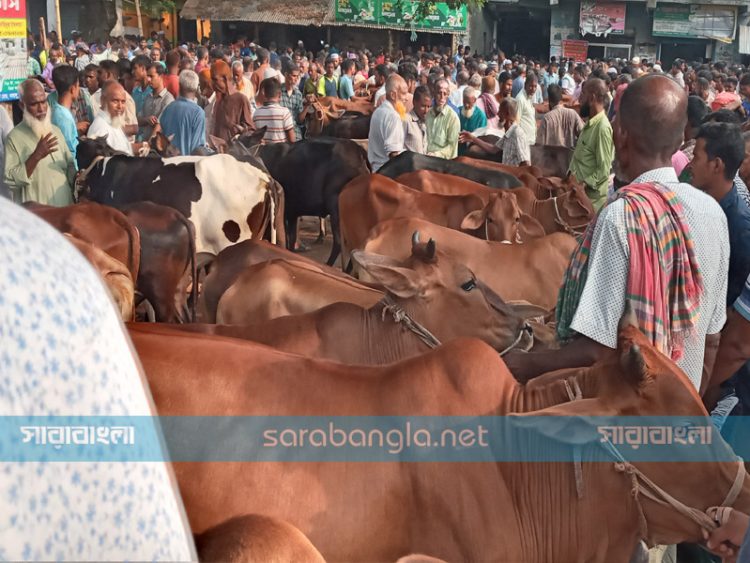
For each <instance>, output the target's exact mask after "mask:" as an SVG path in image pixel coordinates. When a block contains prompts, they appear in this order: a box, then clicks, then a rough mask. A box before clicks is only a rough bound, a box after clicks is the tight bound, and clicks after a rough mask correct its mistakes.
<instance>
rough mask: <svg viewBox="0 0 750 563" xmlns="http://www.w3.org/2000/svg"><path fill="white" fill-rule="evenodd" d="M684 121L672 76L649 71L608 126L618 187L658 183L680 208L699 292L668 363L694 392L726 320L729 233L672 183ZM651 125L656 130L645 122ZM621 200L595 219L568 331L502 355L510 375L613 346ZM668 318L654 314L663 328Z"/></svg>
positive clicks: (622, 251) (623, 271)
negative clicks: (567, 336) (554, 344)
mask: <svg viewBox="0 0 750 563" xmlns="http://www.w3.org/2000/svg"><path fill="white" fill-rule="evenodd" d="M686 121H687V95H686V94H685V91H684V90H682V89H681V88H680V87H679V85H677V84H676V83H675V82H674V81H673V80H671V79H670V78H667V77H665V76H662V75H656V74H653V75H649V76H646V77H644V78H642V79H640V80H637V81H635V82H633V83H631V85H630V86H629V87H628V89H627V90H626V91H625V93H624V94H623V97H622V101H621V102H620V111H619V112H618V114H617V119H616V120H615V123H614V144H615V159H616V166H615V170H616V171H617V179H618V180H619V181H620V182H624V183H626V184H644V183H658V184H661V185H662V186H664V187H666V188H667V189H668V190H670V191H671V192H673V193H674V194H675V196H676V198H677V203H678V204H680V205H681V206H682V212H683V216H684V220H685V222H686V223H687V227H688V230H689V232H690V236H691V238H692V242H693V246H694V252H695V260H696V262H697V266H698V269H699V271H700V274H701V277H702V286H703V289H702V291H701V292H700V293H699V296H698V298H697V300H698V303H697V316H696V318H695V320H694V324H693V327H692V330H691V331H690V332H689V333H688V334H686V335H682V333H681V336H684V348H683V351H682V352H683V353H682V356H681V357H679V358H678V359H677V360H676V363H677V365H678V366H679V367H680V368H682V369H683V370H684V371H685V373H686V375H687V376H688V377H689V378H690V381H691V382H692V383H693V385H694V386H695V388H696V390H698V389H699V388H700V385H701V380H702V378H704V377H706V376H707V375H710V373H711V370H712V367H713V363H714V359H715V357H716V351H717V348H718V336H719V334H718V333H719V331H720V330H721V328H722V327H723V325H724V322H725V320H726V294H727V273H728V271H729V233H728V229H727V221H726V217H725V215H724V213H723V211H722V209H721V207H720V206H719V204H718V203H717V202H716V200H714V199H713V198H712V197H711V196H709V195H708V194H705V193H703V192H701V191H700V190H697V189H695V188H694V187H693V186H691V185H689V184H684V183H680V182H679V180H678V179H677V175H676V173H675V171H674V168H672V155H673V154H674V153H675V151H676V150H677V148H678V147H679V146H680V143H681V142H682V133H683V131H684V127H685V124H686ZM655 122H656V123H659V127H653V123H655ZM626 205H629V204H628V203H626V200H625V199H624V198H619V199H616V200H612V201H610V203H609V204H608V205H607V206H606V207H604V208H603V209H602V210H601V212H600V213H599V216H598V218H597V220H596V224H595V228H594V232H593V238H592V240H591V248H590V252H589V258H588V273H587V276H586V280H585V282H584V287H583V290H582V293H581V296H580V301H579V302H578V305H577V307H576V309H575V313H574V315H573V318H572V321H571V323H570V328H571V329H572V330H573V331H574V332H575V333H577V334H576V336H575V337H573V339H572V340H571V341H570V343H569V344H567V345H566V346H564V347H562V348H561V349H560V350H556V351H555V352H553V353H552V354H550V353H547V352H541V353H538V354H524V355H523V357H522V356H520V355H518V354H514V353H512V352H511V353H509V354H508V355H506V356H505V357H504V358H503V359H504V360H505V361H506V364H507V365H508V367H509V368H510V370H511V371H512V372H513V374H514V375H515V376H516V377H519V378H520V379H521V380H525V379H527V378H528V377H534V376H536V375H539V374H541V373H546V372H548V371H554V370H557V369H563V368H573V367H583V366H589V365H591V364H593V363H594V362H596V361H597V360H599V359H601V358H603V357H605V356H606V355H607V354H608V350H611V349H614V348H616V347H617V333H618V322H619V319H620V317H621V316H622V314H623V312H624V310H625V305H626V291H627V284H628V276H629V275H630V264H631V254H632V253H633V252H637V251H639V250H638V247H633V248H631V247H630V245H629V243H628V226H627V225H626V220H625V218H626V214H627V210H626ZM667 297H668V296H667V295H665V298H667ZM669 321H670V319H660V322H663V323H664V324H665V326H666V323H667V322H669ZM674 336H675V335H673V337H674ZM662 352H663V353H669V351H664V350H662Z"/></svg>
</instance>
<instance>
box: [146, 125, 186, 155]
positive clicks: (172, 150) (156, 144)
mask: <svg viewBox="0 0 750 563" xmlns="http://www.w3.org/2000/svg"><path fill="white" fill-rule="evenodd" d="M172 139H174V135H169V136H168V137H167V136H166V135H165V134H164V133H163V132H162V131H161V129H156V130H154V132H153V134H152V135H151V137H149V138H148V146H149V156H150V155H154V156H157V157H162V158H169V157H171V156H180V154H181V153H180V149H178V148H177V147H176V146H174V145H173V144H172Z"/></svg>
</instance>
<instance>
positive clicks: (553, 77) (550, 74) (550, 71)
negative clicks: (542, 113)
mask: <svg viewBox="0 0 750 563" xmlns="http://www.w3.org/2000/svg"><path fill="white" fill-rule="evenodd" d="M557 69H558V67H557V63H555V62H552V63H550V64H549V67H548V68H547V70H544V71H542V83H541V84H540V86H541V88H542V96H543V97H544V101H548V95H549V87H550V86H552V85H553V84H554V85H555V86H557V85H558V82H559V81H560V76H559V75H558V74H557Z"/></svg>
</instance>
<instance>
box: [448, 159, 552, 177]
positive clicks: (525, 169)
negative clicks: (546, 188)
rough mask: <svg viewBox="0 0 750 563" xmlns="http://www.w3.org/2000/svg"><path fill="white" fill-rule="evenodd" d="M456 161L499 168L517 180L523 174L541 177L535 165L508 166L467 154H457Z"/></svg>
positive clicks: (482, 166)
mask: <svg viewBox="0 0 750 563" xmlns="http://www.w3.org/2000/svg"><path fill="white" fill-rule="evenodd" d="M455 160H456V162H462V163H464V164H468V165H469V166H477V167H479V168H485V169H487V170H499V171H500V172H507V173H508V174H512V175H513V176H515V177H516V178H518V179H519V180H520V179H521V176H522V175H524V174H530V175H531V176H533V177H534V178H541V177H542V171H541V170H540V169H539V168H537V167H536V166H510V165H508V164H501V163H499V162H493V161H491V160H482V159H480V158H471V157H469V156H459V157H458V158H456V159H455Z"/></svg>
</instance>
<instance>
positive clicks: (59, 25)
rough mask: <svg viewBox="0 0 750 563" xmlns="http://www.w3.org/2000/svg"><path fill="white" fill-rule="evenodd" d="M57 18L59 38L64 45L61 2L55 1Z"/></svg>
mask: <svg viewBox="0 0 750 563" xmlns="http://www.w3.org/2000/svg"><path fill="white" fill-rule="evenodd" d="M55 17H56V18H57V38H58V39H59V40H60V43H62V40H63V30H62V20H61V19H60V0H55Z"/></svg>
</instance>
